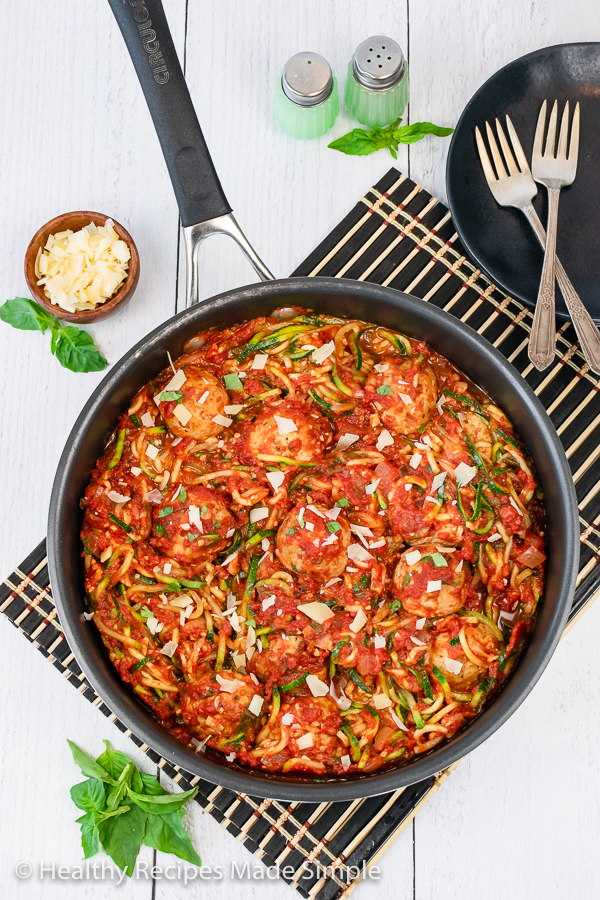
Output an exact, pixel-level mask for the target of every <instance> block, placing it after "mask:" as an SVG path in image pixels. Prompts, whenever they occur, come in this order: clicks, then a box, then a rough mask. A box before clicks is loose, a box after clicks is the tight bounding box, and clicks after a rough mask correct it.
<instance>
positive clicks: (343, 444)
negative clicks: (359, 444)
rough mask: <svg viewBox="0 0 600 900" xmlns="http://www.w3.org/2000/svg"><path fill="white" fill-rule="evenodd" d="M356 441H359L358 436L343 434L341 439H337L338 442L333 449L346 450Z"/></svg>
mask: <svg viewBox="0 0 600 900" xmlns="http://www.w3.org/2000/svg"><path fill="white" fill-rule="evenodd" d="M358 440H360V435H359V434H351V433H350V432H348V433H347V434H343V435H342V436H341V438H339V439H338V442H337V444H336V445H335V449H336V450H347V449H348V447H351V446H352V444H355V443H356V441H358Z"/></svg>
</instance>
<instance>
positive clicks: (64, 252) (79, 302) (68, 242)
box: [35, 219, 131, 312]
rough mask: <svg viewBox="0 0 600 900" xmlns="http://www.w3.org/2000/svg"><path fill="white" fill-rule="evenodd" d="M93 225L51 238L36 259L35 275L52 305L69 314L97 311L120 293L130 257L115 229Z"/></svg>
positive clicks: (108, 226)
mask: <svg viewBox="0 0 600 900" xmlns="http://www.w3.org/2000/svg"><path fill="white" fill-rule="evenodd" d="M113 226H114V222H113V221H112V219H107V220H106V222H105V224H104V225H95V224H94V222H90V223H89V225H86V226H85V227H84V228H82V229H81V230H80V231H76V232H73V231H71V230H70V229H68V230H67V231H60V232H57V233H56V234H51V235H49V237H48V240H47V241H46V244H45V246H44V247H43V248H42V247H40V248H39V250H38V253H37V256H36V259H35V274H36V278H37V279H38V282H37V283H38V285H40V286H41V287H42V289H43V291H44V293H45V295H46V297H48V299H49V300H50V302H51V303H54V304H55V305H56V306H60V307H61V309H64V310H66V311H67V312H78V311H79V310H83V309H95V308H96V306H99V305H100V304H102V303H105V302H106V301H107V300H109V299H110V298H111V297H112V296H114V294H116V292H117V291H118V290H119V288H120V287H121V285H122V284H123V282H124V281H125V279H126V278H127V273H128V271H129V260H130V258H131V253H130V250H129V247H128V246H127V243H126V242H125V241H123V240H121V238H120V237H119V235H118V234H117V232H116V231H115V229H114V227H113Z"/></svg>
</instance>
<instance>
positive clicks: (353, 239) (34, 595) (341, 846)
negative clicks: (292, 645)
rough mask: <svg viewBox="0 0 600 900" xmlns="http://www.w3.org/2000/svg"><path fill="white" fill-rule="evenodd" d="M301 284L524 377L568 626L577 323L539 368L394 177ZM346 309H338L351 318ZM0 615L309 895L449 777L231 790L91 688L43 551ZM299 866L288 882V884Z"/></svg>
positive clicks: (510, 307)
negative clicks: (563, 496)
mask: <svg viewBox="0 0 600 900" xmlns="http://www.w3.org/2000/svg"><path fill="white" fill-rule="evenodd" d="M293 274H294V275H332V276H336V277H340V278H341V277H346V278H355V279H358V280H359V281H373V282H376V283H378V284H385V285H390V286H391V287H394V288H397V289H399V290H403V291H406V292H407V293H410V294H414V295H415V296H417V297H421V298H422V299H423V300H425V301H427V302H429V303H433V304H435V305H436V306H438V307H440V308H442V309H445V310H448V311H450V312H451V313H452V314H453V315H455V316H456V317H457V318H459V319H460V320H461V321H463V322H468V323H469V325H470V326H471V327H472V328H475V329H476V330H477V331H478V332H479V334H483V335H484V336H485V337H486V338H487V339H488V340H489V341H490V342H491V343H493V344H494V346H495V347H497V348H498V349H499V350H500V352H501V353H503V354H504V355H505V356H506V357H507V359H508V360H510V362H511V363H513V365H514V366H515V367H516V368H517V369H518V370H519V372H521V374H522V375H523V377H524V378H525V379H526V380H527V381H528V382H529V384H530V385H531V387H532V388H533V389H534V390H535V392H536V394H537V395H538V396H539V398H540V400H541V401H542V403H543V404H544V406H545V407H546V409H547V411H548V413H549V415H550V417H551V419H552V422H553V423H554V425H555V427H556V429H557V431H558V434H559V435H560V438H561V440H562V442H563V445H564V447H565V451H566V453H567V457H568V458H569V463H570V465H571V470H572V473H573V480H574V481H575V486H576V489H577V498H578V502H579V512H580V523H581V561H580V569H579V576H578V580H577V589H576V592H575V598H574V602H573V606H572V609H571V614H570V616H569V621H568V624H567V627H566V629H565V633H566V631H568V630H569V628H571V627H572V625H573V624H574V623H575V622H576V621H577V619H578V618H579V617H580V616H581V615H582V614H583V612H584V611H585V610H586V609H587V608H588V607H589V606H590V605H591V603H592V602H593V601H594V600H595V599H596V596H597V595H598V594H599V593H600V566H598V562H599V561H600V441H599V440H598V427H599V425H600V396H599V390H598V387H599V383H598V378H597V377H596V376H594V375H593V373H591V372H590V371H589V370H588V367H587V365H586V364H585V361H584V359H583V357H582V355H581V353H580V352H579V347H578V344H577V342H576V336H575V333H574V330H573V327H572V325H571V324H570V323H565V324H563V325H562V326H561V327H560V329H559V331H558V334H557V347H558V350H557V362H556V364H555V365H554V366H553V367H552V368H551V369H549V370H547V371H546V372H543V373H542V372H538V371H537V370H536V369H535V368H534V367H533V366H532V365H531V364H530V363H529V360H528V358H527V341H528V337H529V332H530V328H531V323H532V316H531V313H530V312H529V311H528V310H526V309H525V308H524V307H523V306H522V305H521V304H520V303H518V302H517V301H516V300H514V299H513V298H511V297H509V296H507V295H506V294H504V293H503V292H502V291H500V290H499V289H498V288H497V287H496V286H495V285H493V284H492V283H491V282H490V281H489V280H488V279H487V278H486V277H485V276H484V275H483V274H482V273H481V272H480V271H479V269H477V268H476V267H475V266H474V265H473V264H472V263H471V262H470V261H469V259H468V258H467V257H466V256H465V254H464V252H463V249H462V247H461V245H460V242H459V240H458V238H457V235H456V232H455V230H454V227H453V225H452V221H451V217H450V213H449V212H448V210H447V209H446V207H445V206H443V205H442V204H441V203H439V202H438V201H437V200H436V199H435V198H434V197H432V196H431V195H430V194H428V193H427V191H425V190H423V189H422V188H421V187H420V186H419V185H417V184H415V183H414V182H413V181H411V180H410V179H409V178H407V177H406V176H405V175H401V174H400V173H399V172H398V171H397V170H396V169H390V171H389V172H388V173H387V175H385V177H384V178H382V179H381V181H380V182H379V183H378V184H377V185H375V187H373V188H371V190H370V191H369V192H368V193H367V194H366V195H365V196H364V197H363V198H362V199H361V200H360V201H359V202H358V203H357V205H356V206H355V207H354V209H353V210H352V211H351V212H350V213H349V214H348V215H347V216H346V218H345V219H344V220H343V221H342V222H340V224H339V225H338V226H337V227H336V228H335V229H334V230H333V231H332V232H331V234H329V235H328V237H327V238H326V239H325V240H324V241H323V242H322V243H321V244H320V245H319V246H318V247H317V249H316V250H315V251H314V253H312V254H311V255H310V256H309V257H308V259H307V260H305V261H304V263H302V265H301V266H299V267H298V269H296V271H295V272H294V273H293ZM342 312H343V310H342ZM0 613H2V614H3V615H4V616H5V617H6V618H7V619H8V620H9V621H11V622H12V623H13V625H15V627H16V628H18V629H19V631H20V632H21V633H22V634H24V635H25V637H26V638H27V639H28V640H29V641H30V643H31V644H32V645H33V646H34V647H35V648H36V649H37V650H39V651H40V652H41V653H43V654H44V656H45V657H46V659H48V661H49V662H51V663H52V664H53V665H54V667H55V668H56V669H58V671H59V672H60V673H61V674H62V675H63V677H65V678H66V679H67V680H68V681H69V682H70V683H71V684H72V685H73V686H74V687H76V688H77V690H78V691H79V692H80V693H81V694H83V695H84V697H86V698H87V699H88V700H89V701H90V703H92V704H93V705H94V706H97V707H98V708H99V709H100V711H101V712H102V713H103V714H104V715H105V716H106V717H107V718H108V719H109V720H110V721H111V722H113V723H114V724H115V725H116V726H117V728H119V730H120V731H121V732H123V733H124V734H125V735H126V736H127V737H129V738H130V739H131V740H132V741H133V742H134V743H135V744H136V745H137V746H138V747H139V748H140V749H141V750H142V751H143V752H145V754H146V755H147V756H148V757H149V759H150V760H151V761H152V762H153V763H155V764H156V765H157V766H158V767H159V768H161V769H162V770H163V771H164V772H165V773H166V774H167V775H168V776H169V777H170V778H172V779H173V780H174V781H176V782H177V784H179V785H180V787H182V788H183V789H184V790H188V789H189V788H190V787H192V786H195V785H198V786H199V792H198V795H197V797H196V800H197V802H199V803H200V804H201V806H202V807H203V808H204V809H205V811H206V812H208V813H210V815H211V816H212V817H213V818H214V819H216V820H217V821H218V822H220V823H221V825H222V826H223V827H224V828H225V829H226V830H227V831H229V832H230V834H232V835H233V836H234V837H236V838H237V840H238V841H240V842H242V843H243V844H244V846H246V847H247V848H248V850H250V852H251V853H253V854H254V855H255V856H256V857H258V858H259V859H261V860H262V862H264V863H265V865H267V866H278V867H279V868H280V869H284V867H291V868H290V869H288V870H287V873H284V874H283V875H282V877H284V879H285V881H287V882H288V884H290V885H291V886H292V887H293V888H295V889H296V890H297V891H298V893H299V894H300V895H301V896H302V897H306V898H314V900H333V898H340V900H341V898H345V897H347V896H348V894H349V893H350V892H351V891H352V890H353V889H354V887H356V885H357V884H359V883H360V881H361V880H362V878H363V877H364V872H365V870H366V869H368V868H369V866H372V865H374V864H375V862H377V861H378V860H379V858H380V857H381V855H382V854H383V853H384V852H385V850H386V849H387V847H389V845H390V844H391V843H392V841H394V840H395V838H397V837H398V835H399V834H400V832H401V831H402V830H403V829H404V828H405V827H406V826H407V825H408V823H409V822H410V821H411V820H412V818H413V817H414V816H415V814H416V813H417V812H418V810H419V809H420V808H421V806H422V805H423V804H424V803H425V802H426V801H427V800H428V799H429V797H431V795H432V794H433V793H434V792H435V791H436V790H437V788H438V787H439V786H440V784H441V783H442V782H443V781H444V779H445V778H447V777H448V775H449V774H450V772H451V769H448V770H446V771H445V772H442V773H440V774H439V775H438V776H436V777H433V778H429V779H427V780H425V781H422V782H420V783H419V784H416V785H412V786H410V787H408V788H404V789H402V790H399V791H395V792H394V793H392V794H384V795H381V796H379V797H373V798H367V799H364V800H355V801H352V802H346V803H320V804H317V803H312V804H310V803H289V804H286V803H285V802H282V801H276V800H261V799H260V798H255V797H250V796H248V795H245V794H236V793H235V792H234V791H229V790H226V789H225V788H221V787H218V786H215V785H213V784H210V783H209V782H206V781H202V780H201V779H199V778H197V777H194V776H193V775H191V774H190V773H189V772H185V771H184V770H182V769H180V768H179V767H176V766H173V765H171V764H170V763H169V762H167V761H166V760H165V759H162V758H161V757H160V756H159V755H158V754H157V753H155V752H154V751H153V750H152V749H151V748H150V747H148V746H147V745H146V744H143V743H142V741H140V740H139V739H138V738H137V737H136V736H135V735H134V734H132V733H131V731H129V730H128V729H127V728H126V726H125V725H123V723H122V722H120V721H119V720H118V719H117V717H116V716H115V714H114V713H113V712H112V711H111V710H110V709H109V708H108V707H107V706H106V704H105V703H103V701H102V699H101V698H100V697H99V696H98V695H97V694H96V693H95V691H94V690H93V688H92V687H91V686H90V685H89V683H88V682H87V681H86V679H85V677H84V675H83V673H82V671H81V669H80V668H79V666H78V665H77V662H76V660H75V658H74V656H73V654H72V652H71V650H70V647H69V646H68V644H67V642H66V640H65V637H64V635H63V632H62V628H61V625H60V622H59V620H58V616H57V612H56V608H55V606H54V602H53V600H52V594H51V590H50V585H49V583H48V569H47V560H46V542H45V541H42V543H41V544H39V545H38V547H36V548H35V550H34V551H33V552H32V553H31V554H30V555H29V556H28V557H27V559H25V560H24V561H23V562H22V563H21V565H20V566H18V567H17V568H16V569H15V570H14V572H12V574H11V575H9V576H8V578H6V579H5V581H4V582H3V583H2V584H1V585H0ZM290 871H293V873H294V874H293V876H292V877H286V874H289V872H290Z"/></svg>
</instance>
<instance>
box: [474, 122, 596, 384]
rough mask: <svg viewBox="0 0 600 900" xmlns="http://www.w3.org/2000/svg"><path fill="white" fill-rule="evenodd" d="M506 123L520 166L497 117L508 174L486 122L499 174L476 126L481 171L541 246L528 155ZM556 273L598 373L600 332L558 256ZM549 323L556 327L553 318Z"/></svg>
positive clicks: (502, 203) (542, 234)
mask: <svg viewBox="0 0 600 900" xmlns="http://www.w3.org/2000/svg"><path fill="white" fill-rule="evenodd" d="M506 127H507V130H508V134H509V136H510V140H511V143H512V146H513V149H514V153H515V156H516V158H517V161H518V163H519V167H520V169H519V168H517V165H516V163H515V159H514V157H513V154H512V152H511V149H510V147H509V144H508V142H507V140H506V137H505V135H504V131H503V129H502V126H501V125H500V122H499V121H498V119H496V130H497V132H498V139H499V141H500V145H501V147H502V151H503V154H504V159H505V160H506V166H507V168H508V174H507V172H506V169H505V167H504V162H503V159H502V156H501V154H500V151H499V149H498V145H497V143H496V139H495V137H494V133H493V132H492V129H491V128H490V126H489V124H488V123H487V122H486V131H487V138H488V141H489V145H490V149H491V152H492V157H493V159H494V164H495V166H496V172H497V173H498V175H496V172H495V171H494V168H493V167H492V164H491V162H490V159H489V156H488V152H487V149H486V146H485V143H484V140H483V138H482V136H481V132H480V131H479V128H476V129H475V138H476V141H477V149H478V150H479V157H480V159H481V165H482V167H483V172H484V175H485V177H486V181H487V183H488V186H489V188H490V191H491V192H492V195H493V197H494V199H495V200H496V202H497V203H498V204H499V205H500V206H512V207H514V208H516V209H520V210H521V212H522V213H523V214H524V215H525V217H526V218H527V221H528V222H529V224H530V225H531V227H532V229H533V231H534V233H535V235H536V237H537V239H538V240H539V242H540V244H541V245H542V247H545V246H546V232H545V230H544V226H543V225H542V223H541V221H540V219H539V216H538V214H537V212H536V211H535V209H534V207H533V205H532V203H531V200H532V198H533V197H535V195H536V194H537V186H536V183H535V181H534V180H533V176H532V175H531V172H530V170H529V165H528V163H527V158H526V156H525V153H524V152H523V148H522V147H521V142H520V141H519V138H518V136H517V133H516V131H515V129H514V126H513V123H512V122H511V120H510V118H509V117H508V116H506ZM555 275H556V280H557V281H558V283H559V285H560V289H561V291H562V295H563V297H564V299H565V303H566V304H567V308H568V310H569V314H570V316H571V319H572V320H573V325H574V326H575V330H576V332H577V337H578V338H579V343H580V346H581V351H582V353H583V355H584V357H585V360H586V362H587V364H588V365H589V367H590V369H592V371H594V372H596V373H597V374H600V334H599V333H598V329H597V328H596V326H595V324H594V321H593V319H592V317H591V316H590V314H589V313H588V311H587V309H586V308H585V306H584V305H583V303H582V302H581V300H580V298H579V295H578V294H577V292H576V290H575V288H574V287H573V285H572V284H571V282H570V280H569V278H568V276H567V273H566V272H565V270H564V268H563V266H562V264H561V262H560V260H559V259H558V258H557V259H556V265H555ZM552 327H553V328H554V327H555V323H554V321H553V322H552Z"/></svg>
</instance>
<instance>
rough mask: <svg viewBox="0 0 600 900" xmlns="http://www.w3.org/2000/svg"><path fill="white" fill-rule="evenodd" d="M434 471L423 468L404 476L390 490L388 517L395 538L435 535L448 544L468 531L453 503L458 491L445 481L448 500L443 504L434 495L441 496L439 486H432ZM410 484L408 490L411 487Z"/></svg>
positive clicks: (454, 541) (444, 494)
mask: <svg viewBox="0 0 600 900" xmlns="http://www.w3.org/2000/svg"><path fill="white" fill-rule="evenodd" d="M432 482H433V474H432V473H431V472H430V471H429V470H428V469H425V468H421V467H419V468H418V469H417V471H416V473H415V474H413V475H405V476H402V477H400V478H399V479H398V480H397V481H396V483H395V484H394V486H393V487H392V489H391V490H390V491H389V492H388V495H387V500H388V518H389V522H390V528H391V529H392V533H393V534H394V536H395V537H400V538H402V540H404V541H415V540H418V539H420V538H424V537H428V536H429V535H431V536H432V537H433V535H435V537H436V539H439V540H440V541H444V542H447V543H457V542H458V541H460V540H461V539H462V537H463V534H464V525H463V520H462V517H461V515H460V511H459V509H458V508H457V506H456V505H455V506H452V499H453V497H454V495H455V493H456V490H455V488H454V486H452V487H451V488H450V487H449V486H446V485H445V484H444V492H443V496H444V497H445V500H444V502H443V504H442V506H441V507H440V505H439V504H438V503H433V502H432V501H431V499H428V498H431V497H433V498H434V499H435V500H437V499H438V495H439V489H438V490H435V491H434V490H433V489H432ZM407 487H408V490H407Z"/></svg>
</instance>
